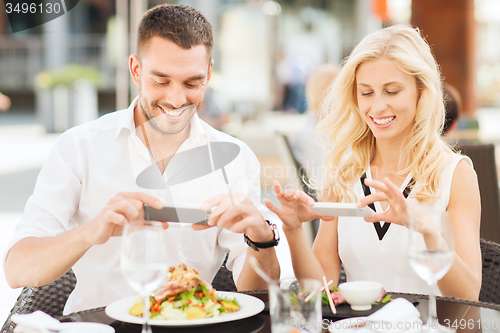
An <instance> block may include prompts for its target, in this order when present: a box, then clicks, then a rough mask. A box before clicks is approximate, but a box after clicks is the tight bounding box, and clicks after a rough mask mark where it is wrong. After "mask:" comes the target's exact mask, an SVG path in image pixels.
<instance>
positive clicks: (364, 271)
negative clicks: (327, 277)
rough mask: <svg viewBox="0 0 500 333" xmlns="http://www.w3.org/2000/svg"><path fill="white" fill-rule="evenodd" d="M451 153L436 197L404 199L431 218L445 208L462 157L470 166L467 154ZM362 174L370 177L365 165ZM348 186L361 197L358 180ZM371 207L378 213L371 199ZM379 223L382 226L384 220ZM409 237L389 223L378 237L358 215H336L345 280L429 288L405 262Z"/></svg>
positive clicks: (411, 290)
mask: <svg viewBox="0 0 500 333" xmlns="http://www.w3.org/2000/svg"><path fill="white" fill-rule="evenodd" d="M454 155H455V156H454V157H453V160H452V161H451V162H450V163H448V164H447V165H446V166H445V167H444V168H443V170H442V172H441V175H440V177H441V178H440V181H441V186H442V187H441V195H440V197H439V198H438V199H436V200H433V201H430V202H426V203H419V202H418V201H417V200H416V199H414V198H412V197H411V194H410V196H409V197H408V199H407V200H408V201H409V202H411V204H412V205H415V206H418V208H419V209H420V210H421V211H423V212H425V213H426V214H427V215H428V216H430V217H431V218H432V219H433V220H439V219H440V218H441V215H442V213H443V212H444V211H446V209H447V207H448V202H449V200H450V189H451V181H452V178H453V173H454V171H455V167H456V166H457V164H458V162H460V161H461V160H462V159H464V160H465V161H467V163H469V164H470V166H471V167H472V161H471V160H470V159H469V158H468V157H467V156H462V155H458V154H454ZM366 176H367V178H368V179H372V175H371V172H370V168H369V167H368V170H367V172H366ZM410 180H411V175H408V177H407V178H406V179H405V181H404V182H403V184H402V185H401V188H400V191H401V192H403V190H404V189H405V188H406V186H407V185H408V182H409V181H410ZM416 186H418V183H417V184H416ZM352 189H353V191H354V193H355V194H356V197H357V198H358V200H359V199H360V198H362V197H364V192H363V188H362V186H361V182H360V181H357V182H356V183H355V184H354V185H353V186H352ZM370 191H371V193H375V192H376V191H375V189H374V188H370ZM375 209H376V211H377V212H382V207H381V205H380V202H375ZM380 224H381V225H382V226H383V225H384V222H380ZM409 237H410V236H409V230H408V228H406V227H403V226H400V225H397V224H394V223H393V224H391V225H390V227H389V229H388V230H387V232H386V234H385V235H384V237H383V238H382V240H380V239H379V236H378V234H377V232H376V230H375V227H374V225H373V223H370V222H365V221H364V219H363V218H362V217H339V223H338V243H339V244H338V250H339V255H340V259H341V261H342V265H343V266H344V269H345V272H346V275H347V281H377V282H380V283H381V284H382V285H383V287H384V288H385V290H387V291H394V292H406V293H419V294H428V293H429V287H428V286H427V284H426V283H425V282H424V281H423V280H422V279H420V278H419V277H418V276H417V275H416V274H415V272H414V271H413V269H412V268H411V267H410V264H409V262H408V255H407V253H408V242H409Z"/></svg>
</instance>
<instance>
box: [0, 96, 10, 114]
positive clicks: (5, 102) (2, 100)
mask: <svg viewBox="0 0 500 333" xmlns="http://www.w3.org/2000/svg"><path fill="white" fill-rule="evenodd" d="M10 105H11V102H10V98H9V97H8V96H5V95H4V94H2V93H0V112H6V111H7V110H9V109H10Z"/></svg>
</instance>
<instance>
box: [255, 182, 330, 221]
mask: <svg viewBox="0 0 500 333" xmlns="http://www.w3.org/2000/svg"><path fill="white" fill-rule="evenodd" d="M273 188H274V192H275V193H276V198H278V201H279V202H280V204H281V209H280V208H278V207H276V206H275V205H273V204H272V203H271V201H270V200H269V199H264V203H265V204H266V206H267V208H269V209H270V210H271V211H272V212H274V213H275V214H276V215H278V217H279V218H280V220H281V221H282V222H283V229H290V230H294V229H297V228H299V227H301V226H302V222H307V221H311V220H314V219H318V218H321V219H322V220H325V221H328V220H333V219H335V217H332V216H329V217H326V216H325V217H322V216H319V215H318V214H316V213H314V212H313V211H312V210H310V209H309V207H310V206H312V205H314V199H313V198H311V197H310V196H308V195H307V194H306V193H305V192H303V191H296V190H292V189H290V190H286V191H284V192H283V191H282V189H281V186H280V184H279V183H278V182H277V181H276V180H275V181H273Z"/></svg>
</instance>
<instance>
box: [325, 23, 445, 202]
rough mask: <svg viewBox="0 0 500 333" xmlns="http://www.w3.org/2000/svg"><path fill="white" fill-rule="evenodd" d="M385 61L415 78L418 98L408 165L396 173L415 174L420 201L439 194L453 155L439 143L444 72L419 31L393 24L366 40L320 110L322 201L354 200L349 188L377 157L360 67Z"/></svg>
mask: <svg viewBox="0 0 500 333" xmlns="http://www.w3.org/2000/svg"><path fill="white" fill-rule="evenodd" d="M381 58H387V59H390V60H392V61H393V63H394V64H395V66H397V67H398V68H399V69H401V70H402V71H403V72H405V73H408V74H410V75H413V76H414V77H415V79H416V83H417V90H418V94H419V96H420V97H419V99H418V102H417V107H416V114H415V119H414V123H413V126H412V133H411V135H410V137H409V138H408V139H407V141H406V142H405V143H404V144H403V147H402V150H401V152H402V153H401V155H400V156H401V158H400V165H402V166H406V167H404V169H402V170H397V172H396V174H398V175H404V174H407V173H408V172H411V174H412V176H413V178H414V180H415V182H416V185H415V191H412V194H411V195H412V196H413V197H415V198H416V199H417V200H419V201H421V202H424V201H430V200H432V199H435V198H437V197H438V196H439V195H440V193H439V188H440V183H439V175H440V172H441V170H442V169H443V167H444V166H445V165H446V163H448V161H449V160H450V158H451V157H452V154H451V153H452V151H451V149H450V148H449V147H448V146H447V145H446V143H445V142H444V141H443V140H442V139H441V132H442V128H443V124H444V115H445V111H444V103H443V94H442V88H441V76H440V72H439V69H438V65H437V64H436V61H435V60H434V57H433V56H432V53H431V50H430V47H429V45H428V44H427V43H426V42H425V40H424V39H423V38H422V37H421V36H420V33H419V31H418V29H413V28H411V27H409V26H406V25H395V26H392V27H389V28H385V29H381V30H378V31H376V32H374V33H372V34H371V35H368V36H366V37H365V38H364V39H363V40H362V41H361V42H360V43H359V44H358V45H357V46H356V47H355V48H354V50H353V51H352V53H351V55H350V56H349V57H348V59H346V61H344V64H343V66H342V69H341V71H340V73H339V75H338V77H337V79H336V80H335V83H334V84H333V85H332V86H331V87H330V89H329V91H328V93H327V94H326V98H325V101H324V103H323V105H322V107H321V116H322V118H323V120H322V121H320V123H319V124H318V131H319V132H320V133H321V134H324V135H326V137H327V138H328V143H327V146H326V147H327V148H326V151H325V172H324V176H323V182H322V184H321V189H320V191H319V197H320V200H322V201H334V202H340V201H352V200H356V198H354V193H353V192H352V190H351V186H352V185H353V184H354V183H355V182H356V181H359V179H360V177H361V176H362V175H363V173H364V172H366V169H367V167H368V165H369V164H370V162H371V160H372V159H373V157H374V154H375V144H376V140H375V137H374V136H373V134H372V132H371V130H370V128H369V127H368V125H367V124H366V123H365V121H364V120H363V119H362V118H361V116H360V115H359V109H358V105H357V88H356V71H357V69H358V68H359V66H360V65H361V64H363V63H365V62H368V61H373V60H376V59H381ZM349 147H350V148H351V151H350V152H348V148H349ZM414 192H416V193H414Z"/></svg>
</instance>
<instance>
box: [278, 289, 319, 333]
mask: <svg viewBox="0 0 500 333" xmlns="http://www.w3.org/2000/svg"><path fill="white" fill-rule="evenodd" d="M321 286H323V284H322V283H321V281H319V280H315V279H300V280H299V281H298V283H294V284H292V286H291V287H290V289H287V290H283V289H279V288H278V287H277V286H271V285H269V313H270V315H271V332H273V333H290V332H301V333H304V332H309V333H320V332H322V328H323V327H322V326H323V325H322V324H323V323H322V313H321V295H322V293H321V292H316V293H315V294H314V296H313V297H310V299H306V298H307V296H308V295H309V294H310V293H311V292H313V291H317V290H319V289H320V288H321ZM306 300H307V302H306Z"/></svg>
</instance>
